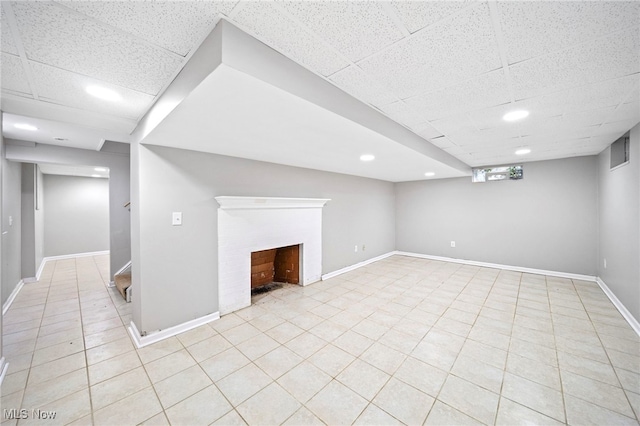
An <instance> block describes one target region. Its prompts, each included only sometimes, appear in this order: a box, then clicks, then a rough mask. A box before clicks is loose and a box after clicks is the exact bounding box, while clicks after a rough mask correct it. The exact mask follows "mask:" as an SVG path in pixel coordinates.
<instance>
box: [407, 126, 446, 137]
mask: <svg viewBox="0 0 640 426" xmlns="http://www.w3.org/2000/svg"><path fill="white" fill-rule="evenodd" d="M413 130H414V131H415V132H416V133H417V134H418V135H420V136H422V137H423V138H425V139H429V140H431V139H434V138H439V137H441V136H442V132H440V131H439V130H438V129H436V128H435V127H433V126H432V125H431V124H429V123H421V124H419V125H417V126H414V128H413Z"/></svg>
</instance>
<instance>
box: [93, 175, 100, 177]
mask: <svg viewBox="0 0 640 426" xmlns="http://www.w3.org/2000/svg"><path fill="white" fill-rule="evenodd" d="M91 177H102V176H100V175H91Z"/></svg>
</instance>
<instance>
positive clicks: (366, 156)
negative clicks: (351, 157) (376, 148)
mask: <svg viewBox="0 0 640 426" xmlns="http://www.w3.org/2000/svg"><path fill="white" fill-rule="evenodd" d="M375 159H376V156H375V155H373V154H364V155H361V156H360V161H373V160H375Z"/></svg>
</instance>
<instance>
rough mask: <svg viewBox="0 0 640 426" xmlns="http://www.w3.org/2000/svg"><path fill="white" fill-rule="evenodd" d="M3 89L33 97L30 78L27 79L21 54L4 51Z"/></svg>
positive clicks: (0, 74) (1, 74)
mask: <svg viewBox="0 0 640 426" xmlns="http://www.w3.org/2000/svg"><path fill="white" fill-rule="evenodd" d="M0 76H1V77H2V89H3V90H10V91H11V92H14V94H18V95H27V96H28V97H33V96H32V93H31V87H30V86H29V80H27V78H26V75H25V73H24V68H23V66H22V59H20V57H19V56H14V55H10V54H8V53H2V73H0Z"/></svg>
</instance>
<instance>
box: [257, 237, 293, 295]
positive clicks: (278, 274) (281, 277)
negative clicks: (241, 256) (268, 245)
mask: <svg viewBox="0 0 640 426" xmlns="http://www.w3.org/2000/svg"><path fill="white" fill-rule="evenodd" d="M273 283H288V284H299V283H300V245H293V246H287V247H279V248H273V249H269V250H261V251H255V252H252V253H251V291H252V293H253V292H255V291H256V289H267V288H272V287H274V286H273V285H272V284H273Z"/></svg>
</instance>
